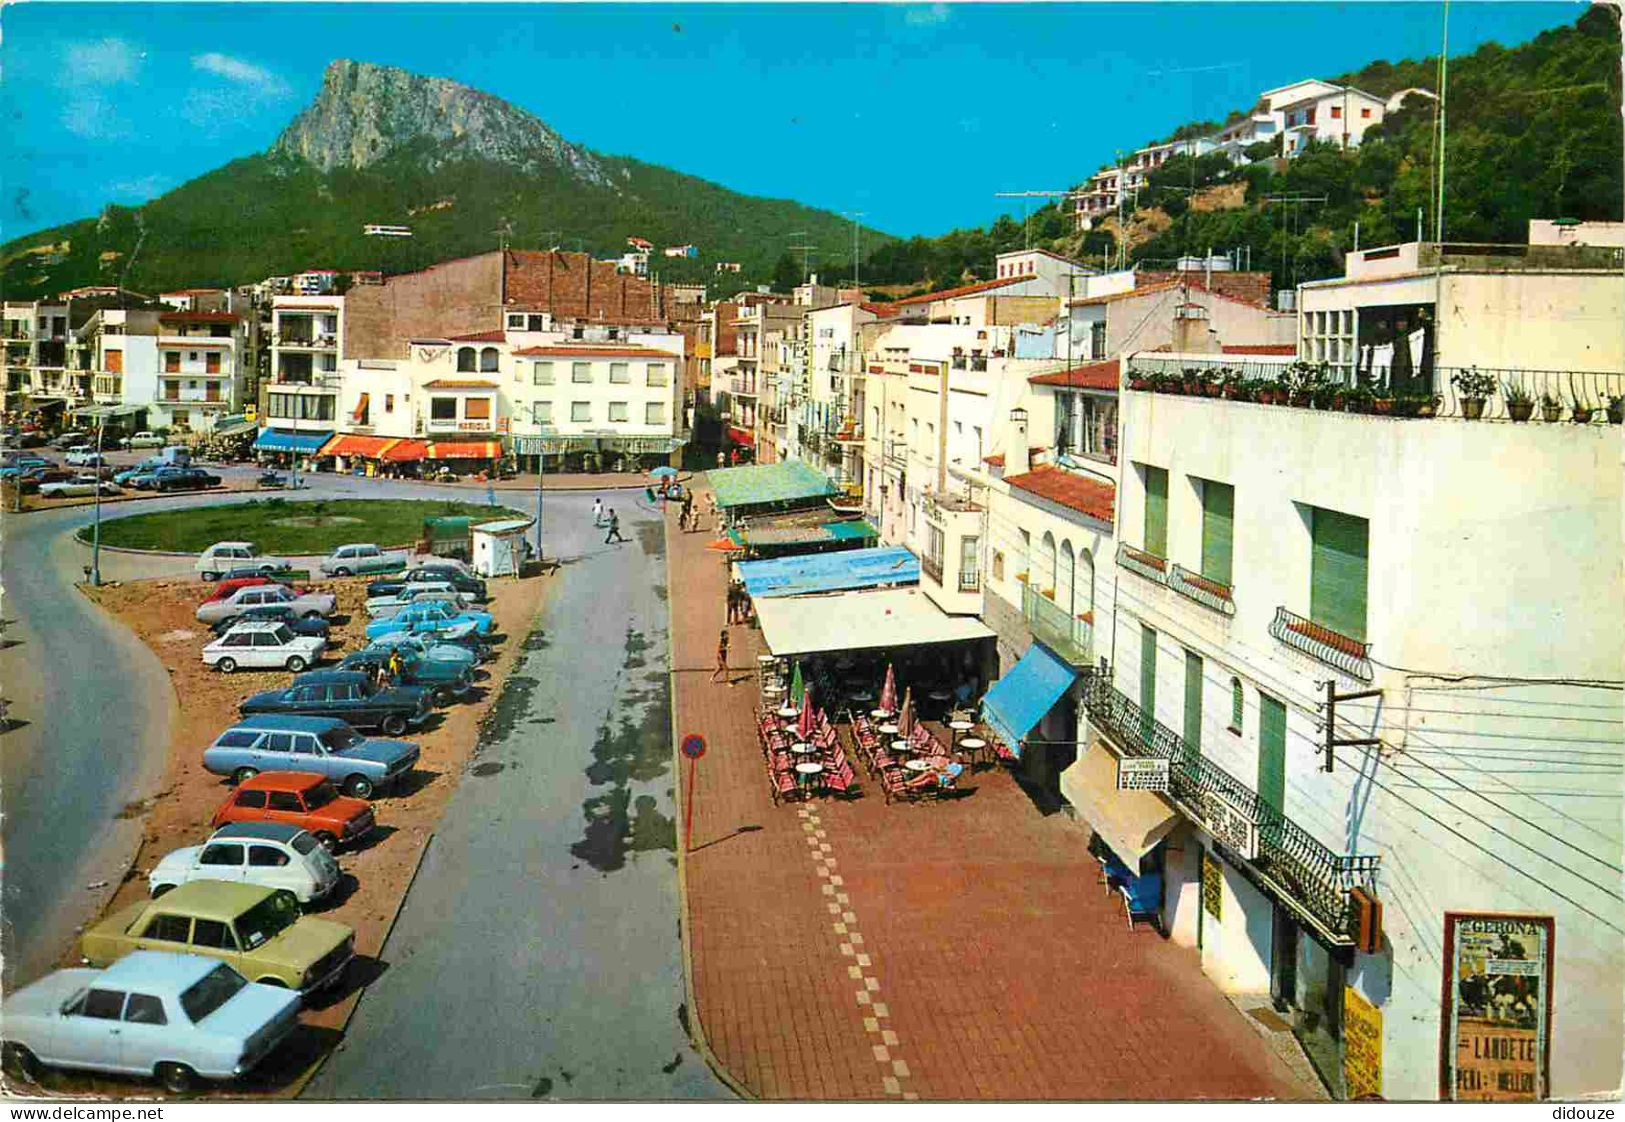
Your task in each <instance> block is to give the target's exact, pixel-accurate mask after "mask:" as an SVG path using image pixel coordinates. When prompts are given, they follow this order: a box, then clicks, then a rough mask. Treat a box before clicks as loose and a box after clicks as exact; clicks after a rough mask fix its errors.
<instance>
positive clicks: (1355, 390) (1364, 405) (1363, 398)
mask: <svg viewBox="0 0 1625 1122" xmlns="http://www.w3.org/2000/svg"><path fill="white" fill-rule="evenodd" d="M1371 400H1372V399H1371V387H1370V386H1368V385H1365V384H1364V383H1361V384H1360V385H1357V386H1350V387H1349V388H1348V389H1346V390H1344V391H1343V406H1344V408H1346V409H1347V410H1348V411H1349V412H1350V413H1369V412H1371Z"/></svg>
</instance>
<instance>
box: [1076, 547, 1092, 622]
mask: <svg viewBox="0 0 1625 1122" xmlns="http://www.w3.org/2000/svg"><path fill="white" fill-rule="evenodd" d="M1077 589H1078V591H1077V596H1076V597H1075V598H1074V599H1073V602H1072V614H1073V615H1078V616H1081V615H1087V616H1088V617H1089V618H1090V619H1091V620H1092V619H1094V611H1095V555H1094V554H1092V553H1090V552H1089V551H1088V550H1087V549H1082V550H1079V551H1078V579H1077Z"/></svg>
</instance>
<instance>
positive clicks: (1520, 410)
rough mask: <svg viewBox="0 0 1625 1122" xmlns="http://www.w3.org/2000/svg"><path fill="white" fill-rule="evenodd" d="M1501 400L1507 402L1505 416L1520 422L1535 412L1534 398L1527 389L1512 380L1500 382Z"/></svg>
mask: <svg viewBox="0 0 1625 1122" xmlns="http://www.w3.org/2000/svg"><path fill="white" fill-rule="evenodd" d="M1501 400H1502V401H1504V402H1506V403H1507V416H1509V417H1511V418H1512V419H1513V420H1514V421H1517V422H1519V423H1520V424H1521V423H1522V422H1524V421H1527V420H1528V419H1529V418H1530V416H1532V415H1533V414H1534V412H1535V399H1534V398H1533V397H1531V396H1529V391H1528V390H1526V389H1524V388H1523V386H1521V385H1518V384H1516V383H1513V382H1502V383H1501Z"/></svg>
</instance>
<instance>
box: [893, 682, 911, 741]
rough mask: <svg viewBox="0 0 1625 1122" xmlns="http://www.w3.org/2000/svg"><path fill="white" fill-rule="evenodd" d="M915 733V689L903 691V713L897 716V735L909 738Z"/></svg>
mask: <svg viewBox="0 0 1625 1122" xmlns="http://www.w3.org/2000/svg"><path fill="white" fill-rule="evenodd" d="M913 731H914V687H913V686H910V687H909V688H908V689H907V690H905V691H903V711H902V712H901V713H899V714H898V716H897V735H898V736H901V737H904V738H905V739H906V738H907V737H908V734H909V733H911V732H913Z"/></svg>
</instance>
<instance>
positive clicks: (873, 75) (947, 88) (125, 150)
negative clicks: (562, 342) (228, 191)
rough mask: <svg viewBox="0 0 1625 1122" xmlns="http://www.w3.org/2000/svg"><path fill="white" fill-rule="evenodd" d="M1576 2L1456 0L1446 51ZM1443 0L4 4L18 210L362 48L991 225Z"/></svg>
mask: <svg viewBox="0 0 1625 1122" xmlns="http://www.w3.org/2000/svg"><path fill="white" fill-rule="evenodd" d="M1583 10H1584V8H1583V6H1582V5H1579V4H1575V3H1540V4H1530V3H1520V4H1513V3H1458V4H1455V5H1453V6H1452V9H1451V15H1450V44H1451V54H1452V55H1455V54H1457V53H1465V52H1468V51H1471V50H1472V49H1474V48H1475V47H1477V46H1478V45H1479V44H1481V43H1483V42H1486V41H1489V40H1495V41H1498V42H1500V43H1502V44H1505V45H1512V44H1515V43H1520V42H1523V41H1525V40H1527V39H1529V38H1531V37H1532V36H1533V35H1535V34H1536V33H1537V32H1539V31H1541V30H1543V29H1545V28H1549V27H1556V26H1559V25H1561V24H1566V23H1571V22H1573V20H1575V19H1576V18H1578V16H1579V15H1580V13H1581V12H1582V11H1583ZM1440 13H1441V9H1440V7H1439V6H1438V5H1437V4H1432V3H1399V4H1379V3H1354V4H1308V3H1305V4H1265V3H1245V4H1220V3H1193V4H1171V3H1121V4H1041V5H1027V4H1002V3H1001V4H981V3H978V4H914V5H904V4H862V3H860V4H843V5H824V4H773V5H757V4H749V5H746V4H740V5H734V4H699V5H694V4H683V5H676V4H632V5H624V6H612V5H596V4H563V5H531V4H483V5H474V4H355V5H348V6H340V5H325V4H292V3H274V4H249V3H241V4H210V3H196V4H145V3H139V2H127V3H121V4H92V3H60V2H59V3H22V4H15V5H7V6H6V7H5V8H4V10H3V11H0V30H3V33H4V38H3V43H0V65H3V67H4V69H3V75H4V77H3V81H0V107H3V110H4V113H5V120H6V124H7V128H6V143H5V145H4V149H3V151H0V184H3V186H4V206H3V209H0V227H3V230H0V232H3V236H4V237H6V238H10V237H13V236H16V235H18V234H22V233H27V232H29V231H32V230H35V229H39V228H41V227H44V226H48V225H52V224H55V223H58V222H63V221H68V220H71V219H74V218H79V217H83V216H85V215H90V214H94V213H96V212H97V211H98V210H99V209H100V208H101V207H102V206H103V205H104V204H105V203H108V202H117V203H123V204H135V203H140V202H142V201H144V200H145V199H148V198H152V197H154V196H156V195H159V194H162V193H163V192H164V191H167V190H169V189H170V188H172V187H175V186H177V185H178V184H180V183H183V182H185V181H186V180H188V179H191V178H194V177H196V176H198V175H201V174H203V173H204V172H207V171H209V170H211V169H213V168H215V167H218V166H220V165H221V164H223V163H225V162H226V161H228V160H230V159H233V158H236V157H239V156H245V155H249V154H252V153H254V152H259V151H262V150H264V149H265V148H266V147H267V146H269V145H270V143H271V142H272V140H274V139H275V137H276V135H277V133H278V132H279V131H280V130H281V128H282V126H283V125H285V124H286V123H287V122H288V120H289V119H291V118H292V117H293V115H294V114H295V113H296V112H297V111H298V110H299V109H300V108H301V107H302V106H304V105H305V104H306V103H308V102H309V101H310V99H311V98H312V97H314V96H315V94H316V91H317V90H318V88H319V87H320V84H321V75H322V68H323V67H324V66H325V65H326V63H327V62H328V61H329V60H330V59H333V58H339V57H348V58H354V59H360V60H365V61H370V62H376V63H382V64H388V65H394V66H401V67H405V68H407V69H410V70H413V71H417V72H419V73H425V74H432V75H437V76H442V77H448V78H453V79H456V80H458V81H461V82H464V83H467V84H468V85H471V86H474V87H476V88H479V89H483V90H486V91H488V92H490V93H493V94H496V95H498V96H500V97H504V98H506V99H508V100H510V101H512V102H514V103H515V104H517V105H519V106H521V107H523V108H525V109H528V110H530V111H531V112H533V113H535V114H536V115H538V116H539V117H541V118H542V119H543V120H545V121H547V122H548V123H549V124H550V125H552V126H553V127H554V128H555V129H557V130H558V131H559V132H560V133H561V134H562V135H563V136H565V137H566V138H567V139H569V140H572V141H574V142H576V143H580V144H585V145H586V146H588V147H590V148H593V149H596V150H598V151H600V152H605V153H610V154H616V155H628V156H635V157H637V158H639V159H642V160H646V161H649V162H651V163H659V164H666V165H668V166H670V167H673V168H676V169H678V170H680V171H684V172H689V173H691V174H695V175H700V176H703V177H705V178H708V179H712V180H715V181H717V182H719V183H722V184H724V185H725V186H728V187H730V188H733V189H735V190H738V191H744V192H748V193H750V194H758V195H769V196H774V197H788V198H794V199H797V200H799V201H801V202H804V203H808V204H811V205H814V206H821V207H825V208H828V209H830V210H834V211H853V210H859V211H863V212H864V215H865V217H864V222H865V224H867V225H870V226H873V227H877V228H879V229H882V230H886V231H888V232H891V233H895V234H900V235H909V234H915V233H921V234H935V233H941V232H943V231H945V230H947V229H949V228H951V227H954V226H965V225H973V224H981V223H985V222H987V221H989V220H990V219H992V218H993V217H995V216H996V215H998V214H999V213H1004V212H1009V213H1012V214H1019V213H1020V210H1019V207H1020V205H1021V204H1020V203H1019V202H1012V201H1009V200H1000V199H995V198H994V197H993V194H994V192H996V191H1009V190H1059V189H1064V188H1065V187H1067V186H1069V185H1071V184H1074V183H1077V182H1079V181H1080V180H1082V179H1084V178H1085V177H1087V176H1088V175H1089V174H1090V173H1091V172H1092V171H1094V170H1095V169H1096V168H1097V167H1099V166H1100V165H1101V164H1102V163H1103V162H1105V161H1107V160H1110V159H1111V158H1112V154H1113V152H1114V150H1115V149H1118V148H1123V149H1132V148H1134V147H1137V146H1139V145H1141V144H1144V143H1146V142H1148V141H1150V140H1151V139H1154V138H1156V137H1159V136H1161V135H1164V134H1166V133H1168V132H1170V131H1172V130H1173V128H1175V127H1176V126H1177V125H1179V124H1182V123H1183V122H1185V121H1187V120H1189V119H1193V118H1200V117H1212V118H1219V117H1222V116H1223V114H1224V113H1225V112H1226V111H1228V110H1230V109H1232V108H1242V107H1245V106H1248V105H1250V104H1251V103H1252V102H1253V100H1254V98H1255V96H1256V95H1257V93H1258V92H1260V91H1262V90H1265V89H1268V88H1270V87H1272V86H1278V85H1283V84H1285V83H1287V82H1289V81H1294V80H1296V79H1299V78H1307V77H1318V76H1327V77H1330V76H1332V75H1335V74H1337V73H1340V72H1343V71H1347V70H1351V69H1354V68H1357V67H1358V66H1360V65H1363V64H1364V63H1366V62H1368V61H1371V60H1373V59H1378V58H1387V59H1390V60H1398V59H1402V58H1407V57H1419V56H1422V55H1425V54H1427V53H1429V52H1432V51H1434V50H1436V49H1437V46H1438V42H1439V32H1440Z"/></svg>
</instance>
